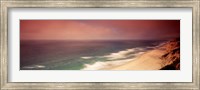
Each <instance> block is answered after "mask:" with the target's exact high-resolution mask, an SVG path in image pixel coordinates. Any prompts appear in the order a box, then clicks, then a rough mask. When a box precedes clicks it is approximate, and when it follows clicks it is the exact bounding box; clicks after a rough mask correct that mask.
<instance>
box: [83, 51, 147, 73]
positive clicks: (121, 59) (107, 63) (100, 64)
mask: <svg viewBox="0 0 200 90" xmlns="http://www.w3.org/2000/svg"><path fill="white" fill-rule="evenodd" d="M144 51H146V49H145V48H131V49H126V50H122V51H119V52H116V53H110V54H108V55H103V56H98V57H99V58H105V59H106V60H104V61H97V62H95V63H93V64H84V66H85V67H84V68H83V69H82V70H100V69H105V68H110V67H113V66H118V65H122V64H124V63H127V62H129V61H133V60H134V58H136V57H137V56H138V55H141V54H143V53H144Z"/></svg>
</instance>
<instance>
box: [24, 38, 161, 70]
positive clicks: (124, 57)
mask: <svg viewBox="0 0 200 90" xmlns="http://www.w3.org/2000/svg"><path fill="white" fill-rule="evenodd" d="M161 42H163V41H153V40H152V41H150V40H146V41H145V40H138V41H137V40H121V41H120V40H113V41H111V40H107V41H100V40H99V41H67V40H21V41H20V69H21V70H96V69H102V68H108V67H109V66H114V65H120V64H123V63H125V62H128V61H130V60H133V58H135V57H137V55H139V54H142V53H143V52H145V51H147V50H151V49H153V47H155V46H157V45H159V44H160V43H161Z"/></svg>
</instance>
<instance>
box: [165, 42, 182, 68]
mask: <svg viewBox="0 0 200 90" xmlns="http://www.w3.org/2000/svg"><path fill="white" fill-rule="evenodd" d="M161 48H162V49H164V50H165V51H166V53H165V54H164V55H162V56H161V59H162V60H164V62H163V63H164V64H165V65H166V66H164V67H163V68H161V70H180V38H176V39H173V40H170V41H169V42H167V43H166V44H164V45H163V46H162V47H161Z"/></svg>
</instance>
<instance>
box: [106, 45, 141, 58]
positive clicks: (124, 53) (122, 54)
mask: <svg viewBox="0 0 200 90" xmlns="http://www.w3.org/2000/svg"><path fill="white" fill-rule="evenodd" d="M143 50H144V49H143V48H131V49H126V50H124V51H119V52H116V53H111V54H109V55H105V56H104V57H106V58H108V59H109V60H115V59H123V58H127V57H129V56H133V55H135V54H134V52H140V51H143Z"/></svg>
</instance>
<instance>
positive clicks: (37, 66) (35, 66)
mask: <svg viewBox="0 0 200 90" xmlns="http://www.w3.org/2000/svg"><path fill="white" fill-rule="evenodd" d="M45 67H46V66H44V65H33V66H25V67H23V68H24V69H34V68H45Z"/></svg>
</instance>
